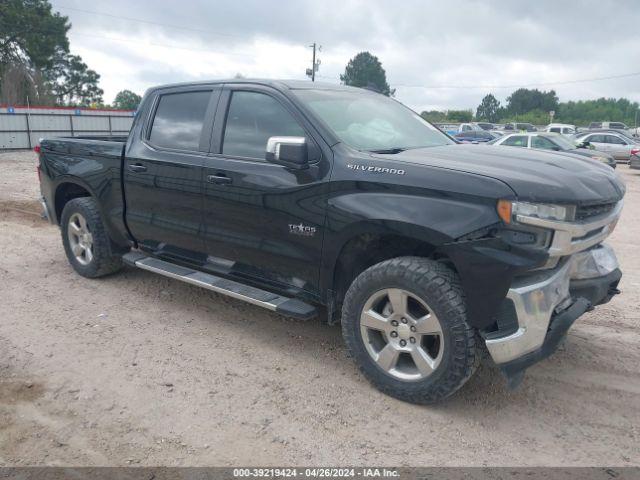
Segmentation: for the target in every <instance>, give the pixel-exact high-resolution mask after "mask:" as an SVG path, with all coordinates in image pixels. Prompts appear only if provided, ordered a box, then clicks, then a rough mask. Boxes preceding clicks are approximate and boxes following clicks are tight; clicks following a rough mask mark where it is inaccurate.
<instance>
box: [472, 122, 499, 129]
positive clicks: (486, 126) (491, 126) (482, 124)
mask: <svg viewBox="0 0 640 480" xmlns="http://www.w3.org/2000/svg"><path fill="white" fill-rule="evenodd" d="M476 125H478V126H479V127H480V128H481V129H482V130H487V131H490V130H495V128H496V126H495V125H494V124H493V123H489V122H476Z"/></svg>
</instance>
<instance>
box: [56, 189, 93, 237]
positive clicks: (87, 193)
mask: <svg viewBox="0 0 640 480" xmlns="http://www.w3.org/2000/svg"><path fill="white" fill-rule="evenodd" d="M92 196H94V195H93V193H92V192H91V189H90V187H89V186H88V185H86V184H85V183H84V182H82V181H81V180H79V179H76V178H69V177H66V178H62V179H61V180H60V182H59V183H58V185H56V188H55V193H54V196H53V203H54V205H53V209H54V212H55V216H56V219H55V221H56V223H57V224H58V225H60V219H61V218H62V211H63V210H64V207H65V205H66V204H67V203H69V201H70V200H73V199H74V198H80V197H92Z"/></svg>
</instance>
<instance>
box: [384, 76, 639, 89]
mask: <svg viewBox="0 0 640 480" xmlns="http://www.w3.org/2000/svg"><path fill="white" fill-rule="evenodd" d="M637 76H640V72H633V73H623V74H620V75H610V76H607V77H593V78H582V79H578V80H560V81H557V82H540V83H529V84H513V85H411V84H402V83H394V84H393V86H394V87H403V88H430V89H437V88H440V89H446V88H451V89H477V88H483V89H498V88H531V87H549V86H554V85H571V84H574V83H587V82H599V81H602V80H614V79H617V78H628V77H637Z"/></svg>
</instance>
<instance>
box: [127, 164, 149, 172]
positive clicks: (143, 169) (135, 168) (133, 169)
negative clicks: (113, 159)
mask: <svg viewBox="0 0 640 480" xmlns="http://www.w3.org/2000/svg"><path fill="white" fill-rule="evenodd" d="M129 171H131V172H133V173H138V172H146V171H147V167H145V166H144V165H142V164H141V163H134V164H132V165H129Z"/></svg>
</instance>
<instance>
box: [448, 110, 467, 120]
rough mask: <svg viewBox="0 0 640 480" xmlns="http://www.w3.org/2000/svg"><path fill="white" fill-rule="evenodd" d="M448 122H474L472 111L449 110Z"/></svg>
mask: <svg viewBox="0 0 640 480" xmlns="http://www.w3.org/2000/svg"><path fill="white" fill-rule="evenodd" d="M447 120H448V121H450V122H470V121H471V120H473V112H472V111H471V110H448V111H447Z"/></svg>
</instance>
